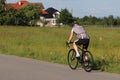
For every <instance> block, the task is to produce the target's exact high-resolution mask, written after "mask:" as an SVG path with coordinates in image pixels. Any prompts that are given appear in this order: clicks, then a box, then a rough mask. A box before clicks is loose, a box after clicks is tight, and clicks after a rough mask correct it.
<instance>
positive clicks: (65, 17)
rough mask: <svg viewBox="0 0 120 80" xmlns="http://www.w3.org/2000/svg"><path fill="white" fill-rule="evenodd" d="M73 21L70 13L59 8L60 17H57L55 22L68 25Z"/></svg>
mask: <svg viewBox="0 0 120 80" xmlns="http://www.w3.org/2000/svg"><path fill="white" fill-rule="evenodd" d="M73 21H74V19H73V16H72V14H71V13H70V12H69V11H68V10H67V9H61V11H60V17H59V18H58V19H57V23H63V24H65V25H70V24H71V23H72V22H73Z"/></svg>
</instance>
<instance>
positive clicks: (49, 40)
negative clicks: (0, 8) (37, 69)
mask: <svg viewBox="0 0 120 80" xmlns="http://www.w3.org/2000/svg"><path fill="white" fill-rule="evenodd" d="M70 29H71V28H69V27H62V28H46V27H44V28H40V27H20V26H17V27H12V26H1V27H0V52H1V53H3V54H9V55H17V56H21V57H28V58H33V59H38V60H43V61H49V62H55V63H60V64H67V52H68V50H69V48H66V46H65V42H66V41H67V39H68V36H69V33H70ZM85 29H86V30H87V32H88V33H89V35H90V37H91V40H90V45H89V50H90V51H91V52H92V54H93V56H94V60H95V67H94V68H95V69H98V70H101V71H108V72H114V73H120V28H107V27H106V28H105V27H99V28H98V27H95V26H94V27H92V26H91V27H85Z"/></svg>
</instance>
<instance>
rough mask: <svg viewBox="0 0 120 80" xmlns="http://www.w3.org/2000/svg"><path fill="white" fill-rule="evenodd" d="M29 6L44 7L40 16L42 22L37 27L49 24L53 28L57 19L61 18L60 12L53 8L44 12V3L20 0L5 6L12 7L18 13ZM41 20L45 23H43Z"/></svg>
mask: <svg viewBox="0 0 120 80" xmlns="http://www.w3.org/2000/svg"><path fill="white" fill-rule="evenodd" d="M28 4H35V5H41V7H42V16H41V15H40V20H39V21H38V22H37V23H36V25H38V26H43V25H44V23H43V22H47V24H48V25H51V26H53V25H56V18H58V17H59V15H60V12H59V11H58V10H57V9H54V8H53V7H50V8H48V9H46V10H44V6H43V4H42V2H36V3H33V2H32V3H31V2H28V1H26V0H19V1H18V2H16V3H6V4H5V6H6V7H7V6H12V7H14V9H15V10H16V11H17V10H19V9H21V8H22V7H24V6H26V5H28ZM41 20H42V21H43V22H42V23H41Z"/></svg>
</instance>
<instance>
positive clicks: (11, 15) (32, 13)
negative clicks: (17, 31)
mask: <svg viewBox="0 0 120 80" xmlns="http://www.w3.org/2000/svg"><path fill="white" fill-rule="evenodd" d="M5 1H6V0H0V25H33V26H34V25H35V24H36V22H37V21H38V20H40V16H41V15H42V12H41V11H42V7H41V6H40V5H37V6H36V5H34V4H29V5H27V6H25V7H23V8H21V9H19V10H18V11H16V10H15V9H14V8H13V7H10V6H9V7H6V6H5ZM40 9H41V10H40ZM74 20H76V21H77V22H78V23H79V24H81V25H107V26H116V25H120V17H116V18H114V16H113V15H110V16H108V17H103V18H97V17H95V16H91V15H90V16H84V17H83V18H79V17H74V16H73V15H72V13H70V12H69V11H68V9H66V8H65V9H61V11H60V16H59V17H58V18H57V23H58V24H59V23H62V24H64V25H71V23H72V22H73V21H74Z"/></svg>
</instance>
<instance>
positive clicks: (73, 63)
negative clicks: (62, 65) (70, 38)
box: [68, 49, 78, 70]
mask: <svg viewBox="0 0 120 80" xmlns="http://www.w3.org/2000/svg"><path fill="white" fill-rule="evenodd" d="M68 65H69V67H70V68H71V69H73V70H75V69H76V68H77V66H78V60H77V58H76V56H75V50H74V49H70V50H69V52H68Z"/></svg>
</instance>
